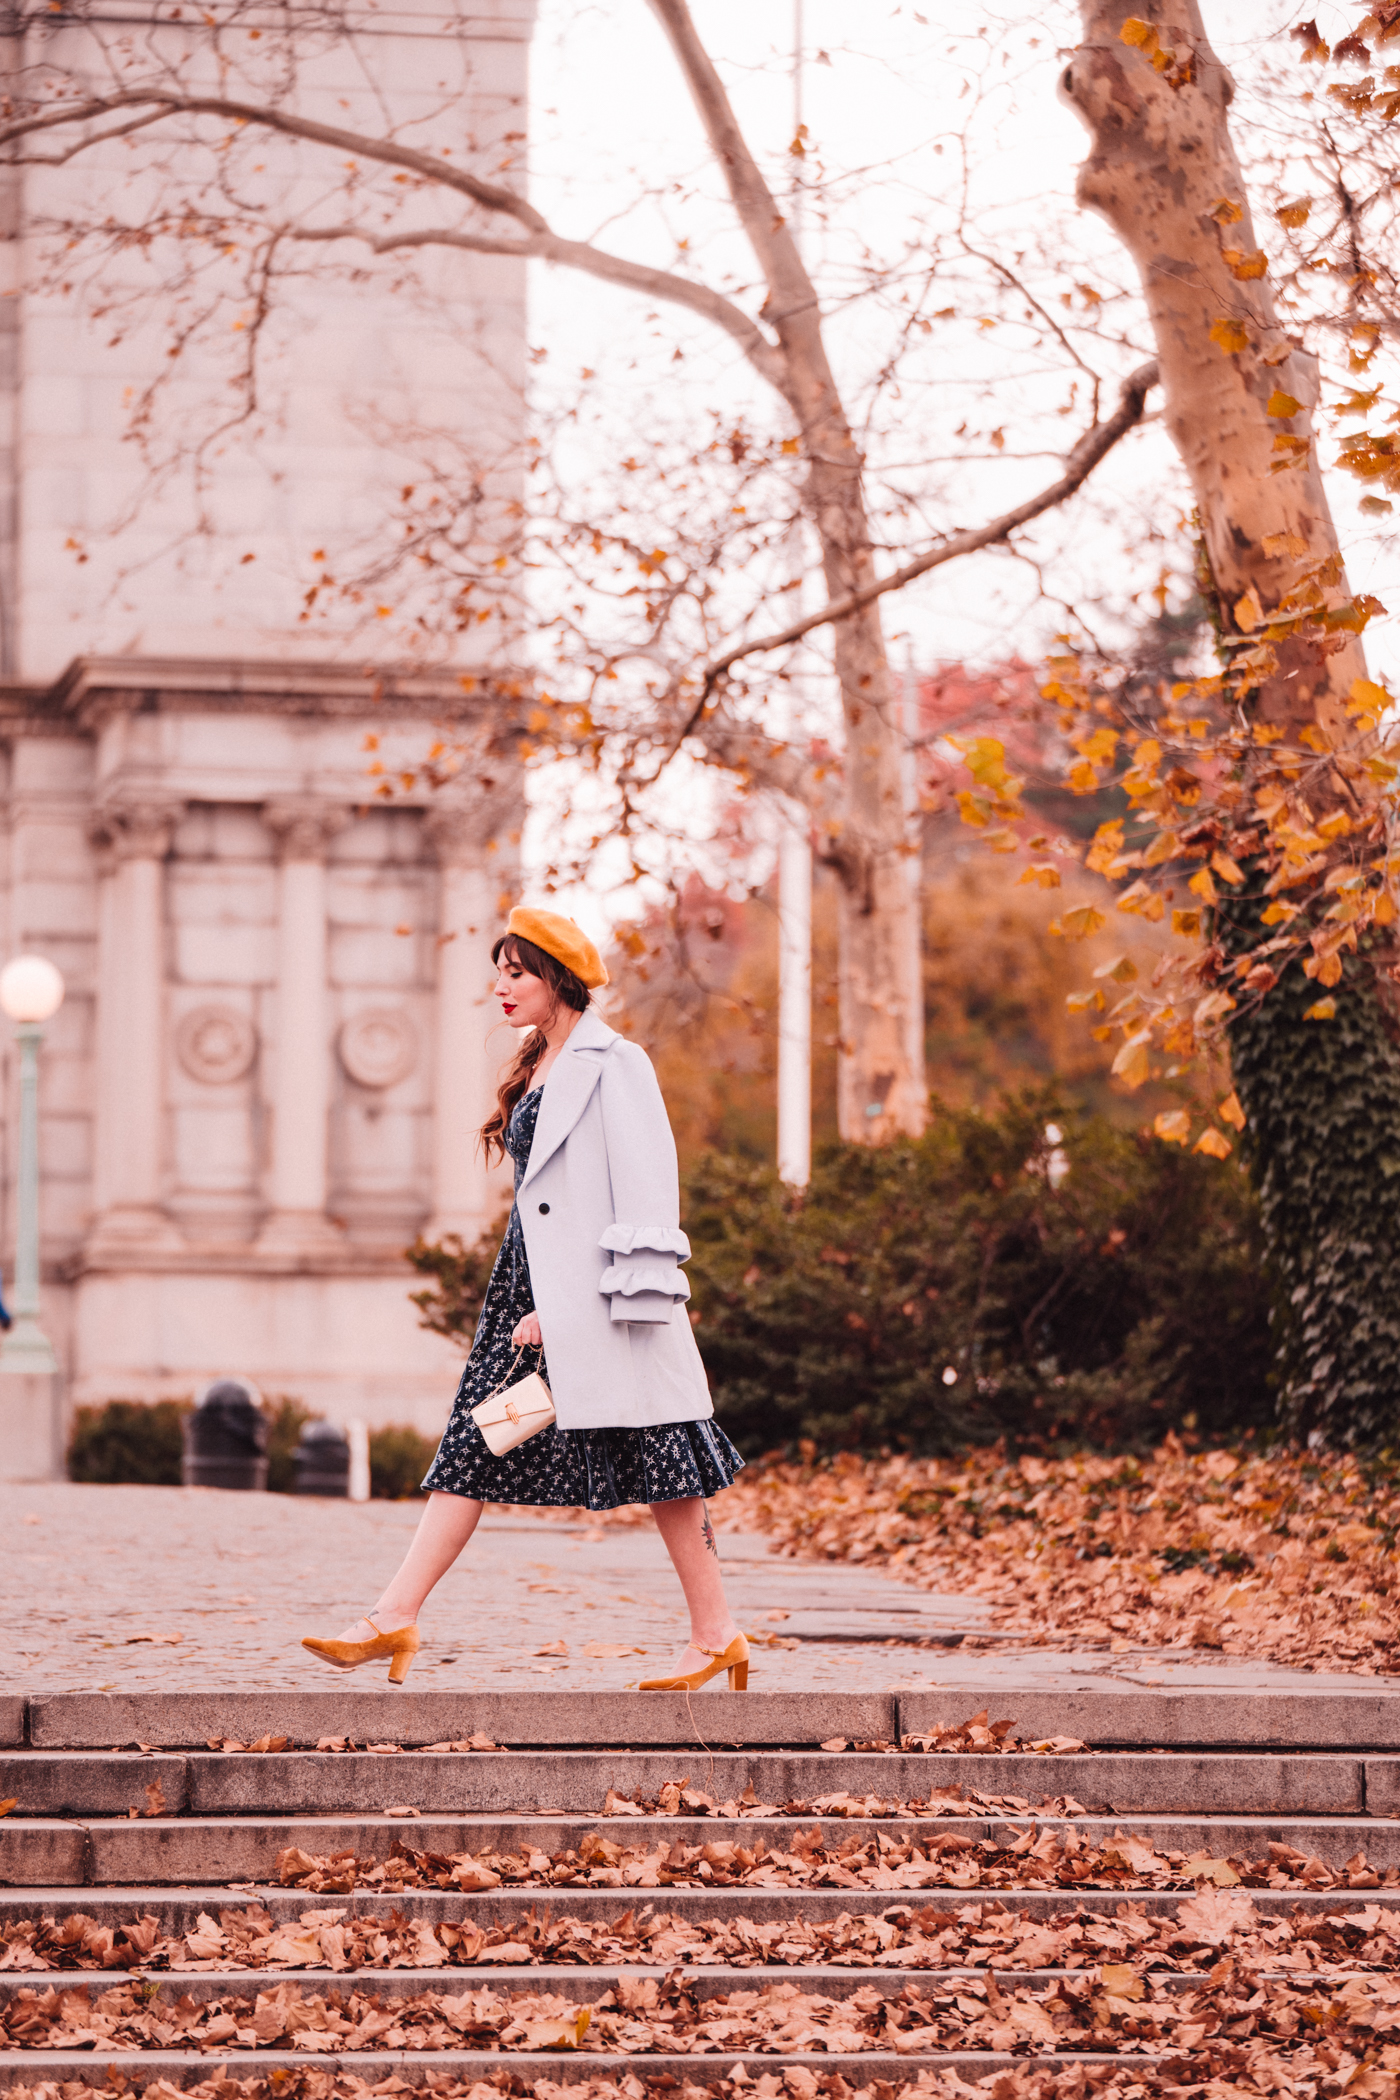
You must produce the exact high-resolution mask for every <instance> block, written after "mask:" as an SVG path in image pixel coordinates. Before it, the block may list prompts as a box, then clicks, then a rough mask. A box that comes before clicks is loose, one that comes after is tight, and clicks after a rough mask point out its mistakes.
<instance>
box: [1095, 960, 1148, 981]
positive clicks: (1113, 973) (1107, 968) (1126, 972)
mask: <svg viewBox="0 0 1400 2100" xmlns="http://www.w3.org/2000/svg"><path fill="white" fill-rule="evenodd" d="M1137 974H1138V968H1137V964H1136V963H1135V962H1134V961H1133V959H1132V957H1131V956H1130V955H1115V956H1114V957H1113V958H1112V960H1111V961H1110V962H1103V963H1100V964H1099V966H1098V968H1097V970H1095V972H1094V975H1095V977H1109V978H1111V979H1112V980H1113V982H1114V983H1115V984H1131V983H1132V982H1133V980H1134V978H1135V977H1136V976H1137Z"/></svg>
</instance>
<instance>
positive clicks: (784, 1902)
mask: <svg viewBox="0 0 1400 2100" xmlns="http://www.w3.org/2000/svg"><path fill="white" fill-rule="evenodd" d="M1193 1893H1199V1890H1197V1891H1195V1892H1193V1891H1191V1890H1187V1889H1152V1888H1138V1887H1136V1886H1134V1885H1133V1884H1132V1883H1130V1882H1123V1883H1116V1884H1115V1885H1114V1886H1113V1887H1112V1888H1099V1889H1094V1888H1087V1889H1086V1888H1073V1889H1067V1888H1045V1887H1041V1888H1035V1887H1027V1888H1007V1887H981V1886H979V1887H973V1888H933V1889H904V1890H899V1889H893V1890H892V1889H864V1888H856V1889H814V1888H796V1889H789V1888H767V1889H765V1888H752V1887H743V1886H739V1887H733V1888H703V1887H701V1888H666V1889H601V1888H600V1889H593V1888H499V1889H490V1890H488V1891H486V1892H485V1893H484V1894H480V1895H470V1894H463V1893H461V1892H459V1891H457V1890H455V1889H454V1890H451V1891H447V1890H442V1889H402V1890H394V1891H392V1892H386V1891H378V1890H374V1889H356V1890H354V1891H353V1893H352V1894H350V1895H348V1896H330V1895H315V1894H312V1893H311V1892H310V1891H309V1890H307V1889H286V1888H280V1887H275V1886H272V1887H269V1886H262V1885H259V1884H257V1883H251V1882H245V1883H240V1884H238V1885H237V1886H224V1887H222V1888H218V1887H214V1886H212V1885H200V1886H196V1887H193V1888H188V1889H172V1888H169V1887H145V1888H141V1887H137V1886H129V1887H123V1888H82V1887H76V1886H74V1885H72V1884H68V1885H65V1886H61V1887H48V1888H42V1887H37V1886H35V1887H25V1888H0V1927H4V1926H6V1925H9V1924H12V1923H13V1922H14V1921H15V1920H17V1919H20V1918H39V1917H44V1918H54V1919H56V1920H59V1921H61V1920H63V1919H64V1918H68V1917H72V1916H73V1915H74V1914H75V1913H78V1912H81V1913H82V1914H83V1915H84V1916H86V1917H90V1918H93V1919H95V1920H96V1922H97V1923H98V1924H99V1925H106V1926H112V1927H115V1926H117V1925H120V1924H124V1923H126V1922H128V1921H129V1920H131V1919H134V1918H138V1917H153V1918H154V1919H155V1920H156V1922H157V1925H158V1927H159V1929H160V1931H161V1932H162V1933H164V1934H167V1935H169V1936H171V1937H174V1936H175V1935H177V1934H181V1933H185V1932H191V1931H193V1930H194V1928H195V1925H196V1924H197V1922H198V1919H199V1916H200V1913H201V1912H208V1913H210V1914H211V1915H212V1916H214V1917H215V1918H217V1917H218V1915H219V1913H220V1912H221V1911H224V1910H235V1911H238V1910H246V1909H247V1908H248V1907H249V1906H256V1907H257V1908H258V1909H260V1910H264V1911H266V1912H267V1913H268V1915H269V1917H270V1918H271V1919H272V1921H273V1924H274V1926H281V1925H294V1924H298V1923H299V1922H300V1920H301V1916H302V1913H303V1911H307V1910H317V1911H325V1910H329V1909H335V1910H337V1911H343V1912H344V1914H345V1916H346V1917H347V1918H351V1917H354V1918H379V1919H385V1920H392V1919H393V1918H394V1917H395V1916H396V1915H397V1916H399V1917H402V1918H405V1919H407V1920H408V1922H409V1923H410V1924H412V1923H414V1922H416V1921H419V1920H421V1921H422V1922H424V1923H425V1924H430V1925H438V1924H458V1923H460V1922H461V1921H462V1920H463V1919H465V1918H470V1919H471V1920H472V1922H473V1923H475V1924H476V1925H478V1926H481V1927H482V1928H483V1929H489V1928H490V1927H492V1926H495V1925H499V1926H500V1927H501V1928H502V1929H504V1930H506V1931H512V1930H518V1929H520V1928H521V1927H523V1926H524V1925H525V1924H526V1922H527V1921H528V1920H529V1919H530V1917H531V1916H532V1915H533V1916H535V1917H549V1918H553V1919H555V1920H562V1921H566V1922H567V1921H573V1922H576V1923H578V1924H580V1925H611V1924H614V1923H616V1921H617V1920H618V1919H619V1918H622V1917H623V1916H625V1915H626V1914H627V1913H628V1912H631V1913H633V1914H634V1915H640V1914H641V1913H643V1912H651V1913H656V1912H664V1913H665V1914H666V1915H667V1916H674V1917H678V1918H680V1919H682V1920H683V1921H685V1922H686V1923H687V1924H699V1923H706V1922H709V1921H711V1920H714V1921H717V1922H718V1923H719V1924H720V1925H721V1926H724V1925H728V1924H732V1923H733V1922H734V1921H735V1920H737V1919H740V1918H751V1919H752V1920H753V1921H754V1922H755V1923H756V1924H765V1923H770V1922H773V1921H775V1920H776V1921H778V1922H779V1923H781V1922H782V1921H783V1920H785V1919H793V1918H806V1919H809V1920H812V1921H814V1922H821V1921H831V1920H834V1919H836V1918H840V1917H842V1916H846V1917H852V1918H879V1917H884V1916H886V1915H889V1914H893V1913H896V1912H897V1913H899V1914H900V1915H901V1916H904V1917H908V1916H911V1915H914V1914H919V1915H922V1914H924V1913H926V1912H931V1911H946V1912H948V1913H950V1914H952V1913H956V1912H957V1911H959V1910H963V1909H966V1908H967V1907H968V1906H969V1905H977V1904H982V1905H986V1904H992V1905H997V1906H1000V1907H1001V1908H1003V1909H1005V1910H1007V1911H1010V1912H1012V1913H1015V1914H1019V1915H1024V1916H1026V1917H1033V1918H1053V1917H1055V1916H1056V1915H1057V1914H1058V1913H1060V1912H1066V1913H1068V1912H1085V1913H1090V1912H1092V1913H1102V1914H1103V1915H1104V1916H1107V1917H1112V1916H1114V1915H1116V1913H1117V1912H1118V1910H1119V1909H1120V1908H1121V1907H1122V1906H1123V1905H1124V1904H1125V1903H1128V1904H1132V1905H1133V1906H1134V1907H1135V1908H1136V1909H1139V1910H1141V1911H1142V1912H1143V1913H1144V1915H1146V1916H1151V1917H1163V1916H1168V1917H1174V1916H1175V1915H1176V1912H1177V1909H1178V1906H1179V1905H1181V1904H1182V1903H1185V1902H1189V1901H1190V1900H1191V1898H1192V1894H1193ZM1239 1893H1240V1895H1241V1896H1243V1897H1246V1898H1247V1899H1248V1901H1249V1902H1250V1903H1252V1904H1253V1905H1254V1908H1255V1910H1256V1911H1257V1912H1258V1913H1259V1915H1260V1916H1261V1917H1269V1916H1281V1917H1286V1916H1287V1915H1288V1914H1289V1912H1290V1911H1292V1910H1295V1909H1297V1910H1305V1911H1308V1912H1310V1913H1315V1912H1324V1913H1325V1912H1328V1911H1337V1912H1341V1913H1345V1912H1350V1911H1358V1910H1360V1909H1361V1907H1362V1906H1363V1905H1377V1906H1379V1907H1380V1908H1381V1909H1383V1910H1386V1911H1393V1910H1400V1889H1345V1888H1341V1889H1338V1888H1333V1889H1317V1890H1314V1889H1297V1888H1287V1889H1254V1888H1251V1889H1241V1890H1240V1891H1239ZM35 1973H36V1974H50V1973H58V1972H49V1971H36V1972H35ZM73 1973H78V1972H76V1971H75V1972H73ZM82 1973H87V1972H86V1971H84V1972H82ZM265 1973H267V1974H269V1975H270V1974H273V1973H275V1972H274V1971H271V1970H269V1971H267V1972H265Z"/></svg>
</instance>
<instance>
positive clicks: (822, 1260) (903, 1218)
mask: <svg viewBox="0 0 1400 2100" xmlns="http://www.w3.org/2000/svg"><path fill="white" fill-rule="evenodd" d="M1048 1124H1053V1125H1055V1126H1057V1128H1058V1129H1059V1131H1060V1132H1061V1133H1062V1142H1061V1144H1060V1145H1059V1146H1058V1147H1057V1146H1056V1145H1055V1144H1053V1143H1052V1141H1051V1140H1050V1138H1049V1137H1048V1136H1047V1132H1046V1126H1047V1125H1048ZM1064 1167H1067V1169H1068V1171H1067V1172H1064V1173H1063V1174H1062V1173H1061V1169H1062V1168H1064ZM684 1208H685V1219H686V1230H687V1231H688V1232H689V1234H690V1237H691V1241H692V1243H693V1246H694V1250H695V1252H694V1257H693V1259H692V1261H691V1263H690V1277H691V1285H692V1290H693V1293H694V1295H693V1297H692V1299H691V1310H692V1314H693V1315H694V1316H697V1339H698V1340H699V1342H700V1346H701V1350H702V1352H703V1354H704V1358H705V1363H706V1368H707V1369H708V1371H709V1375H710V1382H711V1389H712V1391H713V1394H714V1399H715V1408H716V1412H717V1414H718V1415H719V1417H720V1419H721V1420H722V1421H723V1423H724V1426H725V1427H726V1429H727V1430H728V1431H729V1434H730V1435H731V1436H732V1437H733V1438H734V1440H735V1442H736V1443H737V1444H739V1446H740V1448H741V1449H743V1450H744V1451H746V1452H747V1453H749V1454H753V1453H756V1452H760V1451H766V1450H769V1449H772V1448H773V1447H775V1446H793V1445H795V1444H798V1443H801V1442H808V1443H810V1444H812V1445H815V1446H816V1447H817V1448H818V1449H821V1450H828V1451H829V1450H834V1449H841V1448H847V1449H865V1450H872V1449H879V1448H881V1447H893V1448H896V1449H901V1450H908V1451H913V1452H923V1453H942V1452H951V1451H954V1450H956V1449H958V1448H959V1447H960V1446H962V1445H964V1444H968V1443H987V1442H990V1441H992V1440H993V1439H995V1438H997V1437H999V1436H1005V1437H1008V1438H1010V1439H1014V1440H1015V1441H1016V1442H1018V1443H1019V1444H1021V1445H1022V1446H1025V1445H1030V1446H1032V1447H1042V1448H1043V1447H1046V1446H1051V1445H1053V1444H1055V1443H1056V1442H1058V1441H1061V1440H1068V1441H1073V1442H1074V1443H1079V1444H1082V1443H1085V1442H1089V1443H1096V1444H1102V1445H1113V1446H1116V1447H1118V1448H1123V1447H1125V1446H1128V1447H1131V1446H1133V1445H1143V1444H1147V1443H1151V1442H1155V1441H1157V1440H1159V1439H1160V1437H1161V1436H1162V1434H1163V1432H1164V1431H1165V1430H1167V1429H1170V1428H1172V1427H1174V1426H1179V1425H1180V1426H1186V1427H1188V1428H1189V1427H1192V1426H1194V1425H1195V1424H1196V1423H1199V1424H1200V1426H1201V1428H1202V1429H1203V1430H1205V1431H1206V1432H1208V1433H1209V1434H1210V1435H1211V1436H1212V1437H1214V1436H1217V1435H1238V1434H1239V1433H1240V1432H1242V1431H1243V1430H1244V1429H1246V1428H1249V1427H1264V1426H1266V1425H1267V1424H1268V1423H1269V1421H1270V1420H1271V1417H1272V1406H1271V1399H1270V1392H1269V1383H1268V1374H1269V1363H1270V1354H1271V1352H1270V1342H1269V1298H1268V1292H1267V1289H1266V1286H1265V1284H1264V1282H1263V1278H1262V1269H1261V1246H1260V1231H1259V1222H1258V1212H1257V1206H1256V1204H1255V1201H1254V1198H1253V1196H1252V1195H1251V1193H1250V1189H1249V1185H1248V1183H1247V1181H1246V1180H1245V1177H1244V1174H1243V1171H1242V1170H1241V1169H1240V1168H1239V1167H1237V1166H1236V1165H1235V1164H1234V1162H1233V1161H1232V1162H1229V1163H1221V1162H1219V1161H1215V1160H1209V1159H1204V1158H1197V1157H1195V1156H1193V1155H1189V1154H1186V1153H1184V1152H1183V1151H1181V1150H1180V1149H1179V1148H1177V1147H1174V1146H1170V1145H1166V1144H1163V1143H1161V1142H1160V1141H1159V1140H1157V1139H1154V1138H1150V1137H1140V1136H1137V1135H1134V1134H1129V1133H1125V1132H1122V1131H1119V1130H1116V1129H1114V1128H1113V1127H1112V1126H1111V1125H1109V1124H1108V1123H1107V1122H1106V1121H1105V1120H1104V1119H1103V1118H1101V1117H1098V1116H1076V1115H1074V1113H1073V1112H1072V1111H1070V1110H1068V1109H1066V1108H1065V1107H1064V1106H1063V1104H1061V1103H1059V1102H1058V1101H1056V1100H1055V1098H1054V1097H1053V1095H1051V1094H1049V1093H1048V1092H1032V1093H1027V1094H1025V1095H1022V1096H1021V1097H1020V1098H1019V1099H1018V1100H1016V1101H1015V1102H1010V1103H1007V1104H1005V1105H1004V1106H1003V1108H1002V1110H1001V1111H1000V1113H999V1114H997V1115H996V1116H982V1115H979V1114H978V1113H977V1112H976V1111H966V1112H960V1113H956V1114H953V1113H948V1112H938V1113H936V1114H935V1116H934V1118H933V1121H932V1123H931V1126H930V1128H929V1130H928V1132H927V1134H926V1135H925V1136H924V1137H923V1138H921V1139H919V1140H917V1141H903V1142H899V1143H896V1144H893V1145H888V1146H884V1147H882V1148H880V1149H878V1150H874V1149H869V1148H866V1147H863V1146H855V1145H841V1146H831V1147H829V1148H827V1149H826V1150H824V1151H823V1153H822V1154H821V1156H820V1157H819V1159H818V1161H817V1163H816V1166H815V1169H814V1172H813V1176H812V1182H811V1186H810V1188H809V1189H808V1190H807V1191H806V1192H805V1195H803V1196H795V1195H794V1194H793V1193H792V1192H791V1191H790V1190H788V1189H785V1188H784V1186H783V1184H782V1183H781V1182H779V1180H778V1179H777V1176H776V1174H774V1173H773V1172H772V1171H771V1170H770V1169H766V1168H755V1167H751V1166H746V1165H744V1164H742V1163H740V1162H737V1161H735V1160H732V1159H727V1158H723V1157H720V1156H718V1155H714V1154H712V1155H710V1157H709V1158H708V1159H706V1160H705V1161H703V1162H702V1163H701V1164H700V1165H699V1166H698V1167H697V1169H696V1171H695V1172H694V1173H693V1174H692V1175H691V1176H690V1178H689V1186H688V1188H687V1191H686V1202H685V1207H684Z"/></svg>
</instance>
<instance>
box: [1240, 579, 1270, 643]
mask: <svg viewBox="0 0 1400 2100" xmlns="http://www.w3.org/2000/svg"><path fill="white" fill-rule="evenodd" d="M1263 617H1264V608H1263V606H1262V605H1261V604H1260V603H1259V593H1258V591H1256V590H1255V588H1254V585H1253V584H1251V585H1250V586H1249V589H1248V590H1247V591H1246V592H1245V594H1244V596H1243V597H1242V598H1237V599H1236V600H1235V625H1236V626H1237V627H1238V628H1239V630H1240V633H1241V634H1253V632H1254V630H1255V628H1256V627H1257V626H1258V625H1259V622H1260V621H1261V620H1262V619H1263Z"/></svg>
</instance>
